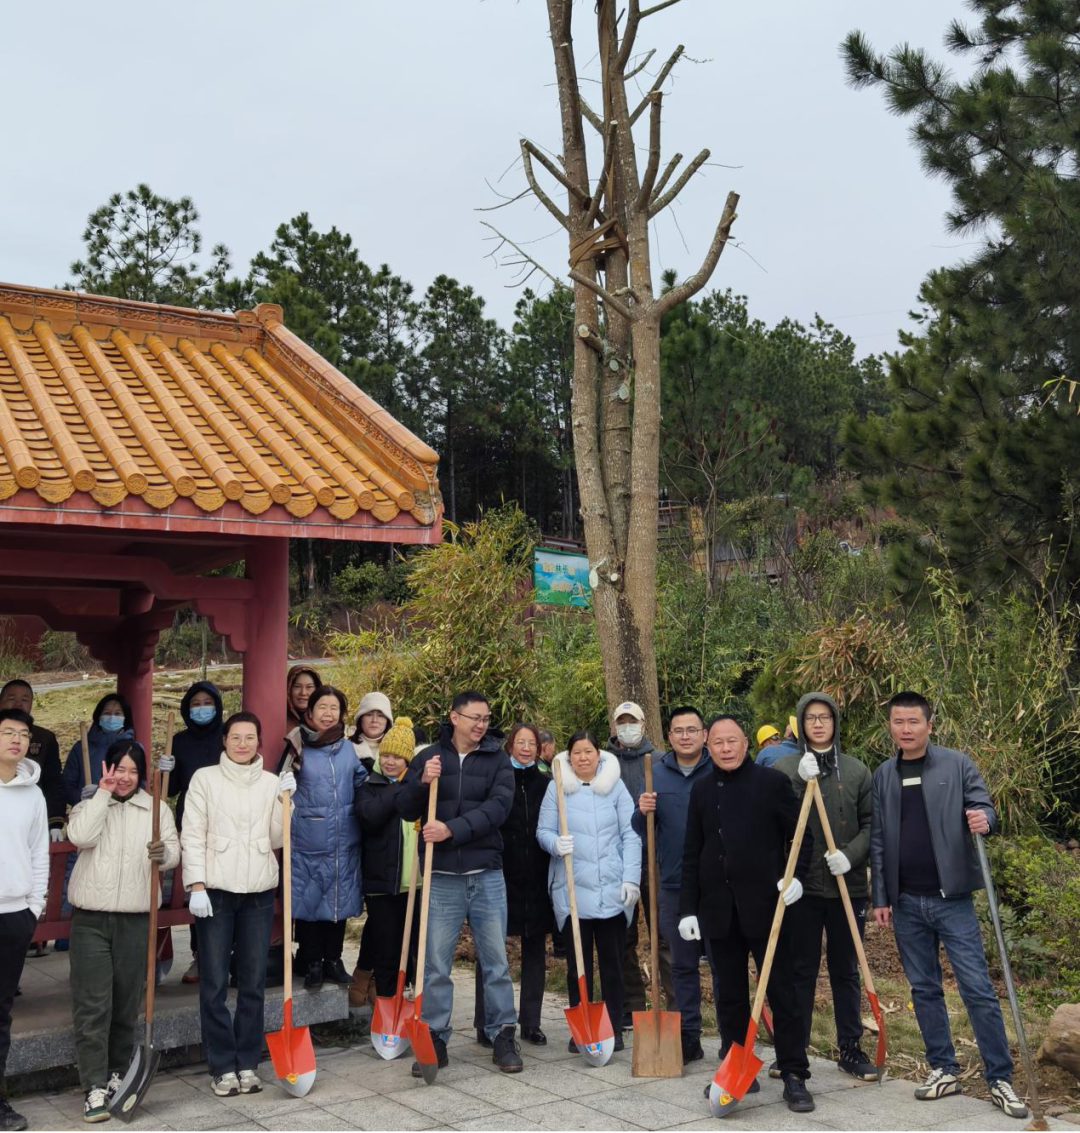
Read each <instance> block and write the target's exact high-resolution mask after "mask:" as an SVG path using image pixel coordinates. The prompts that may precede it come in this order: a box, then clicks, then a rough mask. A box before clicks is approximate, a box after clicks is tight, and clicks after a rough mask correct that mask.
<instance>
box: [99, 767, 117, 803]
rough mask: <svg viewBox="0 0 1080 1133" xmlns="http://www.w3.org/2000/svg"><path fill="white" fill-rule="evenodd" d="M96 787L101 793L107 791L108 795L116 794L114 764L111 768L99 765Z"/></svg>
mask: <svg viewBox="0 0 1080 1133" xmlns="http://www.w3.org/2000/svg"><path fill="white" fill-rule="evenodd" d="M98 787H99V788H100V789H101V790H103V791H108V792H109V794H111V795H115V794H116V764H115V763H114V764H113V765H112V766H111V767H109V766H108V765H107V764H104V763H103V764H102V765H101V778H100V779H99V780H98Z"/></svg>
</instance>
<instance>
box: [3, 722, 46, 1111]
mask: <svg viewBox="0 0 1080 1133" xmlns="http://www.w3.org/2000/svg"><path fill="white" fill-rule="evenodd" d="M32 726H33V720H32V719H31V717H30V716H28V715H27V714H26V713H25V712H23V711H22V710H21V709H19V708H5V709H0V862H2V863H3V868H2V869H0V1129H25V1128H26V1126H27V1122H26V1118H25V1117H23V1116H21V1115H20V1114H18V1113H16V1112H15V1111H14V1110H13V1109H12V1108H11V1106H10V1105H9V1104H8V1102H7V1099H6V1097H5V1096H4V1089H3V1086H4V1071H5V1069H6V1066H7V1055H8V1049H9V1047H10V1046H11V1007H12V1004H13V1003H14V1002H15V992H16V990H17V988H18V986H19V977H20V976H21V975H22V970H23V961H24V960H25V959H26V950H27V948H29V947H30V938H31V937H32V936H33V935H34V929H35V928H36V926H37V920H38V917H39V916H40V915H41V910H42V909H43V908H44V907H45V890H46V887H47V886H48V883H49V818H48V815H47V813H46V807H45V796H44V795H43V794H42V793H41V789H40V788H39V787H38V785H37V783H38V779H40V778H41V767H40V766H39V765H38V764H36V763H35V762H34V761H33V760H30V759H27V758H26V753H27V751H28V749H29V747H30V729H31V727H32Z"/></svg>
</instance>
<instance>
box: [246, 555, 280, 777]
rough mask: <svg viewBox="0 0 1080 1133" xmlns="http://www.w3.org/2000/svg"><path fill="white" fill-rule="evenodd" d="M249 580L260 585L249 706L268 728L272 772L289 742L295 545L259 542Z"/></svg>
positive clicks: (249, 655)
mask: <svg viewBox="0 0 1080 1133" xmlns="http://www.w3.org/2000/svg"><path fill="white" fill-rule="evenodd" d="M245 564H246V566H245V571H244V573H245V575H246V576H247V577H248V578H250V579H251V581H252V582H254V583H255V587H256V591H257V592H256V595H255V597H254V599H253V600H252V601H251V602H249V603H248V635H247V649H246V650H245V652H244V691H243V705H244V710H245V711H247V712H254V713H255V715H256V716H258V717H259V720H260V721H261V723H262V754H263V758H264V759H265V761H266V764H267V769H268V770H272V769H273V767H274V766H275V765H276V763H277V758H278V756H279V755H280V754H281V747H282V740H283V738H284V736H285V671H286V665H287V662H288V659H289V541H288V539H286V538H267V539H253V540H252V541H251V543H250V544H249V547H248V553H247V556H246V559H245Z"/></svg>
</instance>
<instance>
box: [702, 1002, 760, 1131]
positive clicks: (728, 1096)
mask: <svg viewBox="0 0 1080 1133" xmlns="http://www.w3.org/2000/svg"><path fill="white" fill-rule="evenodd" d="M756 1031H757V1025H756V1024H755V1022H754V1020H753V1019H751V1020H750V1026H749V1027H748V1028H747V1031H746V1040H745V1042H744V1044H743V1045H742V1046H740V1045H739V1044H738V1043H732V1044H731V1048H730V1049H729V1050H728V1052H727V1054H726V1055H725V1056H724V1061H723V1062H721V1063H720V1065H719V1066H718V1067H717V1068H716V1073H715V1074H714V1075H713V1080H712V1083H711V1084H710V1086H709V1109H710V1110H711V1112H712V1115H713V1117H723V1116H724V1114H726V1113H729V1112H730V1111H731V1110H732V1109H734V1108H735V1106H737V1105H738V1104H739V1102H741V1101H742V1099H743V1098H744V1097H745V1096H746V1091H747V1090H749V1089H750V1084H751V1082H753V1080H754V1079H755V1078H756V1077H757V1076H758V1071H759V1070H760V1069H761V1068H762V1066H764V1065H765V1063H763V1062H762V1061H761V1059H760V1058H758V1056H757V1055H756V1054H755V1053H754V1034H755V1033H756Z"/></svg>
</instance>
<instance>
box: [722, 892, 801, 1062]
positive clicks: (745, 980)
mask: <svg viewBox="0 0 1080 1133" xmlns="http://www.w3.org/2000/svg"><path fill="white" fill-rule="evenodd" d="M796 904H798V902H796ZM788 912H789V913H790V909H789V910H788ZM786 915H787V914H785V916H786ZM786 927H787V926H786V925H785V928H786ZM790 935H791V934H790V933H788V932H781V934H780V939H779V941H778V942H777V946H776V955H775V957H774V958H773V967H772V974H771V975H770V976H769V986H768V989H767V990H768V997H769V1006H770V1007H771V1008H772V1016H773V1039H774V1041H775V1043H776V1047H775V1049H776V1061H777V1064H778V1065H779V1067H780V1072H781V1073H782V1074H798V1075H799V1077H800V1078H809V1077H810V1063H809V1062H808V1061H807V1058H806V1042H805V1034H806V1032H805V1028H804V1026H803V1019H802V1012H801V1011H800V1009H799V997H798V995H796V993H795V985H794V982H793V980H792V956H791V945H790ZM767 942H768V934H766V935H764V936H746V935H744V933H743V930H742V926H741V925H740V923H739V915H738V912H737V911H736V910H733V911H732V914H731V927H730V928H729V930H728V934H727V936H724V937H718V938H717V937H714V938H713V939H712V940H710V941H709V947H710V949H711V950H712V958H713V963H714V964H715V965H716V983H717V986H718V988H719V990H720V1000H719V1002H718V1003H717V1005H716V1014H717V1019H718V1022H719V1024H720V1049H721V1050H722V1051H724V1052H726V1051H727V1048H728V1047H729V1046H731V1044H732V1043H741V1042H743V1040H744V1039H745V1038H746V1028H747V1027H748V1026H749V1024H750V974H749V970H748V964H749V958H750V957H751V956H753V957H754V963H755V964H756V965H757V968H758V971H759V972H760V971H761V968H762V965H763V964H764V962H765V946H766V944H767Z"/></svg>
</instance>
